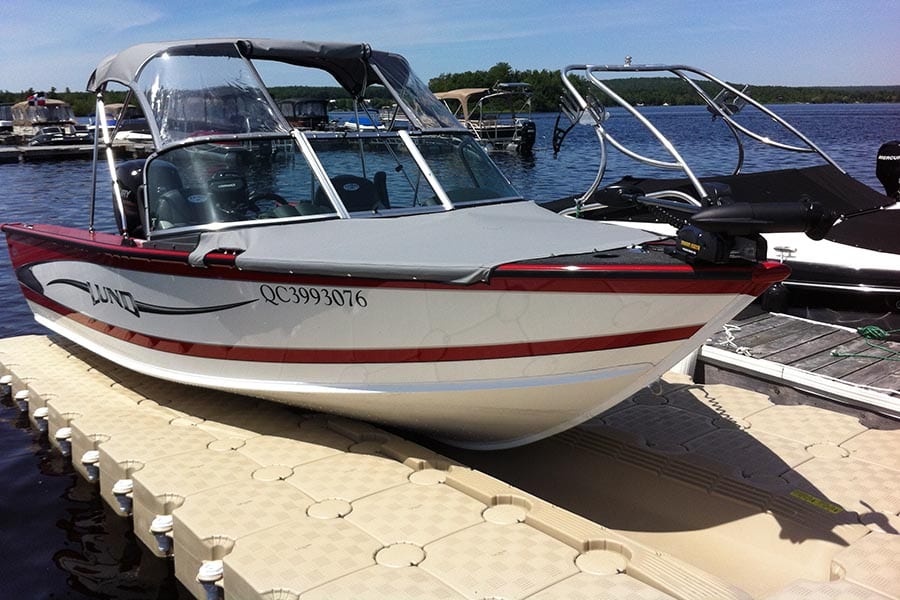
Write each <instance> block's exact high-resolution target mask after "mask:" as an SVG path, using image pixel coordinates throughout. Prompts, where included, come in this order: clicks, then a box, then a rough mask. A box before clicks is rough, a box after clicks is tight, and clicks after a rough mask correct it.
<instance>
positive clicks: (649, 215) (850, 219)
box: [544, 63, 900, 322]
mask: <svg viewBox="0 0 900 600" xmlns="http://www.w3.org/2000/svg"><path fill="white" fill-rule="evenodd" d="M613 73H629V74H634V75H638V76H640V75H650V76H657V77H658V76H664V75H667V76H674V77H677V78H679V79H680V80H682V81H683V82H684V85H685V88H686V89H688V90H690V91H692V92H693V93H694V94H695V95H696V96H697V99H698V102H700V103H702V104H705V105H706V107H707V111H708V113H707V114H708V115H710V117H711V118H710V119H708V120H707V122H706V123H705V124H704V123H702V122H701V121H699V120H698V123H697V127H696V128H693V129H691V128H689V127H687V126H685V124H684V122H683V121H682V122H680V123H679V127H680V129H681V130H682V132H683V131H686V130H690V131H691V133H690V137H689V138H687V139H685V138H686V136H684V134H683V133H680V135H681V139H677V140H676V137H675V136H677V135H679V132H675V133H674V134H667V133H665V132H663V131H661V126H657V125H658V124H657V123H654V122H652V121H651V120H650V118H649V117H648V115H647V114H646V110H645V109H642V108H640V107H639V106H638V102H637V101H631V100H629V99H626V98H624V97H623V96H621V95H619V94H618V93H616V92H615V91H614V90H613V87H614V81H613V80H607V81H604V80H602V79H601V78H602V77H608V76H609V75H610V74H613ZM575 74H583V79H584V81H585V82H587V83H589V84H590V92H589V93H588V94H582V93H581V91H579V90H578V89H576V87H575V86H574V85H572V84H571V82H570V80H569V77H571V76H573V75H575ZM562 80H563V84H564V85H565V86H566V90H567V95H566V96H565V97H564V99H563V102H562V105H561V113H560V117H559V118H558V119H557V125H556V128H555V132H554V148H555V150H556V151H559V149H560V147H561V146H562V143H563V140H564V139H565V136H566V134H567V133H568V132H569V131H570V130H571V129H572V128H573V127H574V126H575V125H576V124H578V123H585V122H586V123H588V124H590V125H591V126H592V127H593V128H594V131H595V133H596V135H597V138H598V140H599V142H600V167H599V172H598V174H597V176H596V178H595V180H594V182H593V183H592V185H591V186H590V188H589V189H588V190H587V191H586V192H585V193H584V194H582V195H580V196H577V197H568V198H562V199H557V200H553V201H550V202H547V203H544V206H545V207H547V208H550V209H552V210H555V211H558V212H561V213H563V214H567V215H570V216H577V217H579V218H584V219H592V220H600V221H607V222H615V223H618V224H622V225H627V226H631V227H636V228H641V229H645V230H650V231H654V232H657V233H660V234H664V235H670V234H672V233H674V232H675V231H676V229H678V228H683V227H685V226H691V225H693V226H698V227H701V228H703V229H704V230H705V231H706V233H704V234H703V235H698V236H697V239H696V240H694V241H692V242H690V243H691V244H692V245H693V246H694V247H695V248H696V251H697V252H698V254H702V253H704V252H710V251H712V252H716V250H715V247H716V245H717V243H716V241H715V239H716V235H717V234H716V227H717V223H719V222H722V223H728V224H729V225H728V226H729V227H732V226H733V216H734V212H735V211H736V210H744V208H742V207H747V206H753V207H756V208H755V209H754V210H753V211H752V212H748V213H746V214H744V215H743V217H741V218H743V219H744V220H745V222H746V225H747V226H748V227H752V228H758V230H759V231H761V232H764V238H765V240H766V241H767V250H766V252H767V256H768V257H769V259H770V260H776V261H779V262H782V263H784V264H786V265H788V266H790V268H791V276H790V277H789V278H788V279H786V280H785V281H784V282H782V283H781V284H779V285H777V286H774V287H773V289H772V290H770V291H769V292H767V294H766V295H765V296H764V298H763V305H764V307H765V308H766V309H768V310H776V311H782V310H788V309H789V308H791V307H804V309H805V308H809V307H824V308H830V309H852V310H856V311H866V310H869V311H872V312H873V313H879V312H880V313H883V312H884V311H889V312H893V313H894V314H895V316H900V235H898V234H900V210H895V209H897V208H898V204H897V200H898V192H897V187H898V184H897V181H898V174H900V160H898V158H900V144H898V142H890V143H887V144H885V145H884V146H882V148H881V149H880V150H879V152H878V161H877V165H878V166H877V170H878V177H879V179H880V180H881V181H882V183H883V184H884V185H885V192H886V193H884V194H882V193H880V192H878V191H876V190H874V189H872V188H871V187H869V186H867V185H865V184H863V183H861V182H859V181H857V180H856V179H854V178H852V177H851V176H850V175H848V174H847V173H846V172H845V170H844V169H843V168H841V167H840V166H839V165H838V164H837V162H836V161H835V160H834V159H832V158H831V157H830V156H828V154H826V153H825V152H824V151H823V150H822V149H821V148H819V147H818V146H817V145H816V144H815V143H814V142H812V141H811V140H810V139H809V138H807V137H806V136H805V135H804V134H802V133H801V132H800V131H799V130H798V129H796V128H795V127H794V126H792V125H791V124H789V123H788V122H787V121H785V120H784V119H783V118H781V117H780V116H778V115H777V114H775V113H774V112H773V111H772V110H770V109H769V108H767V107H765V106H763V105H762V104H760V103H759V102H757V101H756V100H754V99H753V98H752V97H751V96H750V94H749V92H748V88H747V86H743V87H741V88H738V87H736V86H733V85H730V84H728V83H726V82H724V81H723V80H721V79H718V78H716V77H714V76H713V75H711V74H709V73H706V72H704V71H701V70H699V69H696V68H693V67H688V66H684V65H668V66H667V65H632V64H630V63H626V64H624V65H573V66H570V67H567V68H566V69H565V70H564V71H563V73H562ZM606 106H616V107H621V108H622V109H624V110H625V111H626V113H627V114H626V115H625V116H626V117H630V118H633V119H636V120H637V121H638V122H639V123H640V124H641V125H642V126H643V130H644V131H645V133H646V134H647V135H646V138H640V139H630V140H627V141H626V140H625V139H624V136H621V135H620V133H619V132H620V131H621V129H620V128H619V127H621V124H622V120H621V114H620V113H617V114H616V115H614V116H611V113H610V111H609V110H607V109H606ZM617 120H618V121H619V123H618V126H617ZM625 120H628V119H625ZM660 120H661V119H660ZM715 126H719V131H718V132H716V131H712V130H714V129H715ZM714 135H720V136H721V137H722V138H724V139H725V140H726V141H727V139H732V140H733V141H734V143H735V153H734V157H735V160H734V163H733V165H732V166H731V167H730V168H729V167H727V166H726V165H727V163H726V161H724V160H722V161H716V168H719V169H722V170H720V171H719V172H714V173H700V172H699V171H698V169H697V168H695V167H694V166H692V165H693V164H694V163H693V161H689V160H688V159H687V156H688V154H689V153H691V152H694V153H699V154H702V153H703V152H704V151H705V150H707V149H706V147H705V146H707V145H709V142H705V141H704V140H708V139H713V136H714ZM707 136H709V137H707ZM715 139H717V140H718V138H715ZM751 144H752V146H753V147H752V148H751V147H750V146H751ZM608 148H609V149H614V150H617V151H618V152H619V154H618V155H616V156H617V157H618V156H619V155H621V156H625V157H627V158H628V159H629V160H631V159H633V160H634V161H637V163H636V165H637V166H636V167H634V168H635V169H636V172H630V171H627V170H625V169H623V168H622V167H619V174H618V175H617V176H616V178H615V180H614V181H611V182H607V181H605V176H606V175H607V170H608V165H609V162H610V155H609V154H608V152H607V150H608ZM751 150H752V151H753V152H754V153H755V154H751V153H750V151H751ZM758 156H766V157H767V158H765V159H764V160H758V159H757V157H758ZM755 159H757V160H755ZM754 160H755V162H756V163H757V164H782V165H784V168H781V169H777V170H765V171H753V170H752V169H747V168H746V165H747V163H748V162H754ZM707 162H708V161H707ZM689 163H690V164H689ZM672 171H676V172H677V173H676V174H675V175H674V176H673V175H671V174H670V173H671V172H672ZM623 173H631V174H629V175H625V176H623V175H622V174H623ZM798 203H801V204H802V203H806V204H807V205H808V206H809V209H808V210H809V211H812V210H814V208H813V207H814V206H817V207H818V208H816V209H815V210H820V211H822V223H828V222H829V221H830V220H831V219H836V220H837V223H836V224H835V225H834V226H833V227H831V228H830V229H829V228H827V227H826V228H818V227H812V228H811V229H810V230H808V231H807V232H806V234H804V233H801V232H796V231H791V232H786V231H782V230H780V228H779V227H780V225H781V224H785V225H788V224H789V222H790V221H791V220H793V219H794V218H795V217H796V216H799V215H796V214H793V211H794V210H795V208H796V206H798V205H799V204H798ZM710 204H714V205H715V206H716V207H717V209H716V212H715V214H711V213H709V212H708V211H703V207H704V206H706V205H710ZM789 207H791V208H789ZM890 321H892V320H891V319H888V321H886V322H890Z"/></svg>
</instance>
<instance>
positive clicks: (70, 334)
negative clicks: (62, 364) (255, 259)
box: [7, 228, 787, 448]
mask: <svg viewBox="0 0 900 600" xmlns="http://www.w3.org/2000/svg"><path fill="white" fill-rule="evenodd" d="M7 237H8V240H9V243H10V251H11V256H12V257H13V263H14V265H15V267H16V270H17V274H18V277H19V280H20V283H21V285H22V289H23V292H24V294H25V297H26V299H27V301H28V303H29V305H30V307H31V308H32V310H33V312H34V313H35V315H36V318H37V319H38V321H39V322H41V323H42V324H44V325H46V326H47V327H48V328H50V329H52V330H53V331H55V332H57V333H59V334H61V335H63V336H65V337H67V338H70V339H72V340H73V341H75V342H77V343H79V344H80V345H83V346H84V347H86V348H88V349H90V350H92V351H94V352H96V353H98V354H100V355H102V356H104V357H106V358H108V359H110V360H113V361H115V362H116V363H118V364H122V365H124V366H126V367H128V368H131V369H133V370H135V371H138V372H141V373H145V374H147V375H151V376H154V377H159V378H163V379H168V380H172V381H178V382H183V383H187V384H192V385H198V386H203V387H209V388H214V389H221V390H227V391H232V392H238V393H242V394H248V395H252V396H256V397H262V398H267V399H271V400H275V401H278V402H283V403H286V404H290V405H295V406H301V407H305V408H310V409H314V410H323V411H328V412H335V413H339V414H344V415H348V416H352V417H357V418H362V419H367V420H372V421H377V422H379V423H384V424H389V425H396V426H401V427H410V428H414V429H417V430H420V431H423V432H426V433H428V434H430V435H433V436H436V437H439V438H442V439H445V440H447V441H450V442H452V443H454V444H457V445H464V446H470V447H481V448H498V447H505V446H512V445H517V444H521V443H526V442H529V441H533V440H536V439H539V438H541V437H544V436H547V435H550V434H552V433H555V432H558V431H561V430H563V429H566V428H568V427H570V426H573V425H575V424H577V423H579V422H581V421H584V420H586V419H588V418H590V417H592V416H593V415H595V414H597V413H599V412H601V411H603V410H605V409H607V408H609V407H611V406H613V405H615V404H616V403H617V402H619V401H621V400H622V399H624V398H626V397H627V396H628V395H630V394H632V393H634V392H635V391H637V390H638V389H640V388H641V387H643V386H645V385H647V384H649V383H651V382H652V381H653V380H655V379H656V378H657V377H659V376H660V375H661V374H662V373H663V372H664V371H665V370H666V369H668V368H670V367H671V366H672V365H673V364H675V363H676V362H677V361H678V360H680V359H681V358H682V357H683V356H684V355H686V354H688V353H689V352H690V351H692V350H693V349H694V348H696V347H697V346H699V345H700V344H701V343H702V342H703V341H704V340H705V339H706V338H707V337H708V336H709V335H710V334H711V333H712V332H713V331H715V330H716V329H717V328H719V327H720V326H721V324H722V323H724V322H725V321H727V320H728V319H729V318H731V317H732V316H733V315H734V314H735V313H737V312H738V311H739V310H740V309H741V308H743V307H744V306H745V305H746V304H748V303H749V302H750V301H752V300H753V298H754V297H755V296H756V295H758V294H760V293H762V292H763V291H764V290H765V288H766V287H768V285H769V284H771V283H773V282H774V281H777V280H779V279H781V278H783V277H784V276H786V274H787V270H786V269H785V268H784V267H781V266H778V265H761V266H759V265H758V266H756V267H753V266H748V267H743V268H729V269H721V270H718V271H714V272H709V273H702V272H699V271H697V270H695V269H694V268H692V267H690V266H688V265H681V266H673V265H656V266H652V265H651V266H648V265H642V266H637V265H633V266H629V265H621V264H619V265H615V266H614V265H607V266H603V267H602V268H601V267H599V266H598V267H597V268H595V269H587V268H581V269H580V270H577V269H576V270H573V269H572V268H571V267H569V268H568V269H567V268H565V265H562V264H559V265H548V264H546V263H544V264H541V265H531V266H529V265H521V264H516V265H510V266H508V267H507V268H504V267H500V268H499V269H497V270H496V271H495V274H494V276H493V277H492V278H491V280H490V281H489V282H484V283H479V284H474V285H465V286H464V285H452V284H438V283H428V282H417V281H400V280H398V281H391V280H374V279H359V278H350V279H349V280H348V279H341V278H336V277H321V276H311V275H303V274H277V273H264V272H253V271H244V270H240V269H237V268H236V267H234V265H233V264H227V263H228V261H227V260H224V261H223V264H222V265H219V266H215V265H213V266H208V267H201V268H198V267H191V266H190V265H189V264H188V262H187V253H179V252H174V251H173V252H168V253H166V252H159V251H158V250H157V251H149V250H144V249H139V248H126V247H122V245H121V239H120V238H118V236H115V238H113V236H110V239H109V240H106V239H104V238H103V236H102V235H100V236H98V235H94V236H92V237H91V239H90V240H81V241H80V242H78V243H72V242H71V240H68V241H67V240H64V239H62V237H64V236H60V235H59V232H55V233H54V234H53V235H40V234H35V233H34V232H31V231H27V232H26V231H25V230H23V229H16V230H15V231H13V230H11V229H10V228H7ZM114 240H118V241H117V242H115V243H117V244H118V246H115V245H113V242H114ZM107 242H108V243H107Z"/></svg>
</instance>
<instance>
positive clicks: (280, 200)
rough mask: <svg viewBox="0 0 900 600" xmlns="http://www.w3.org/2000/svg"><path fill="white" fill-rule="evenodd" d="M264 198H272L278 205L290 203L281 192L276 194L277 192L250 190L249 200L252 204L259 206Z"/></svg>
mask: <svg viewBox="0 0 900 600" xmlns="http://www.w3.org/2000/svg"><path fill="white" fill-rule="evenodd" d="M264 200H272V201H273V202H275V205H276V206H284V205H286V204H289V202H288V201H287V200H285V199H284V196H282V195H280V194H276V193H275V192H271V191H269V192H250V197H249V201H250V204H251V205H252V206H257V207H258V206H259V203H260V202H262V201H264Z"/></svg>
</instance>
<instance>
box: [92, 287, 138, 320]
mask: <svg viewBox="0 0 900 600" xmlns="http://www.w3.org/2000/svg"><path fill="white" fill-rule="evenodd" d="M88 286H89V288H90V290H89V291H90V293H91V302H92V303H93V304H95V305H96V304H113V303H115V304H118V305H119V308H122V309H124V310H127V311H128V312H130V313H131V314H133V315H134V316H136V317H140V316H141V311H139V310H138V307H137V303H136V302H135V301H134V296H132V295H131V292H126V291H125V290H114V289H112V288H111V287H106V286H102V287H101V286H99V285H97V284H96V283H88Z"/></svg>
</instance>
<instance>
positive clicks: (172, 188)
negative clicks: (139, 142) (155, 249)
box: [147, 159, 217, 229]
mask: <svg viewBox="0 0 900 600" xmlns="http://www.w3.org/2000/svg"><path fill="white" fill-rule="evenodd" d="M147 202H148V203H149V207H150V219H151V223H153V226H152V228H153V229H170V228H172V227H183V226H185V225H201V224H203V223H211V222H214V221H216V220H217V219H216V217H215V215H214V214H213V207H212V204H211V203H210V202H209V201H208V198H207V196H206V195H203V194H196V193H193V194H192V193H190V192H189V191H188V190H186V189H185V188H184V186H183V185H182V183H181V176H180V175H179V174H178V169H177V168H176V167H175V165H173V164H172V163H170V162H167V161H164V160H160V159H157V160H155V161H153V162H151V163H150V165H149V170H148V172H147Z"/></svg>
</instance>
